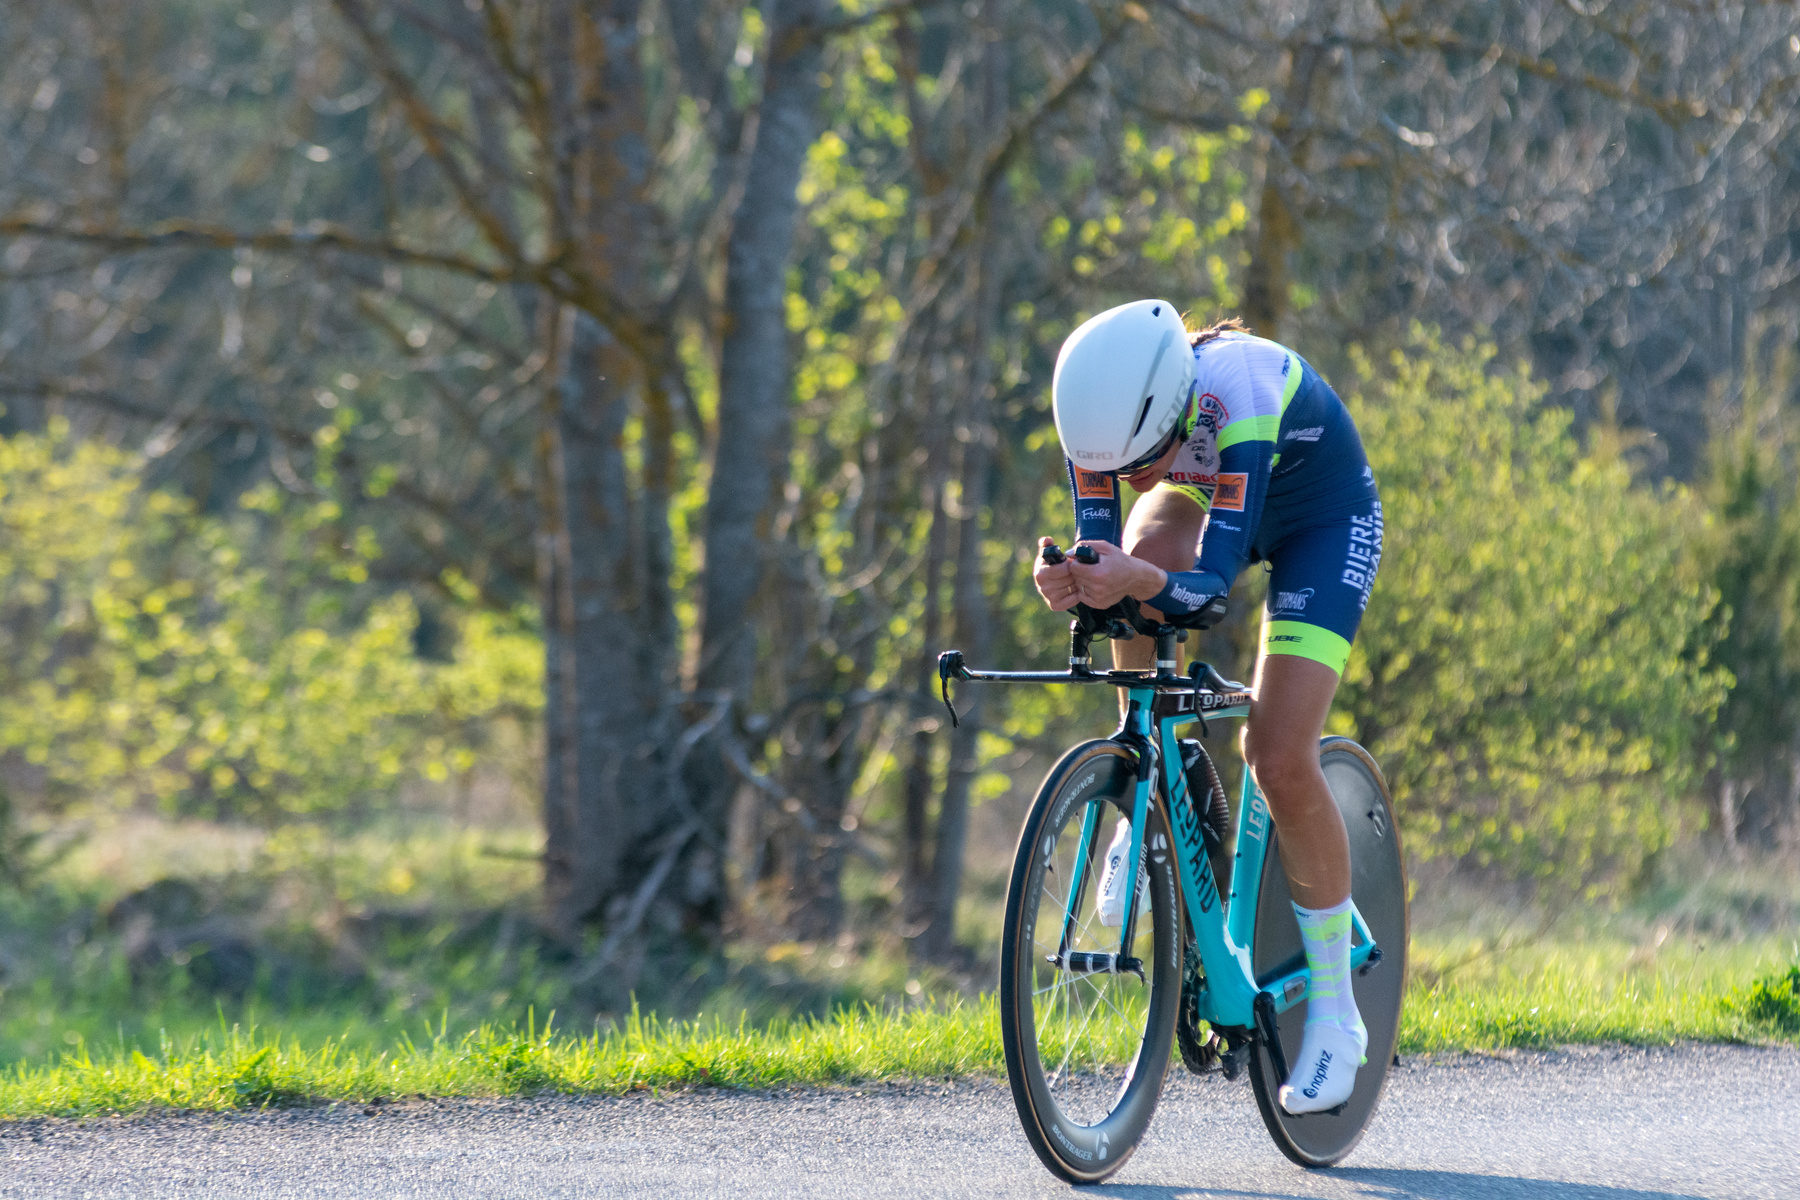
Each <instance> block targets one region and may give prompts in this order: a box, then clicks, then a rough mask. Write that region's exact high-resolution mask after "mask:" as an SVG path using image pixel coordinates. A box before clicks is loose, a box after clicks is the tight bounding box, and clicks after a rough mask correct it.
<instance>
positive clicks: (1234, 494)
mask: <svg viewBox="0 0 1800 1200" xmlns="http://www.w3.org/2000/svg"><path fill="white" fill-rule="evenodd" d="M1249 487H1250V476H1248V475H1246V474H1244V473H1243V472H1242V471H1221V472H1219V482H1218V483H1217V484H1215V485H1213V502H1212V506H1213V507H1214V508H1222V509H1227V510H1229V511H1231V512H1243V511H1244V492H1245V491H1246V490H1248V489H1249Z"/></svg>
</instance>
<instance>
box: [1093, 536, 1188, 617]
mask: <svg viewBox="0 0 1800 1200" xmlns="http://www.w3.org/2000/svg"><path fill="white" fill-rule="evenodd" d="M1078 544H1079V545H1082V546H1087V547H1090V548H1091V549H1092V550H1093V551H1094V553H1096V554H1098V555H1099V556H1100V561H1099V562H1097V563H1094V564H1093V565H1092V566H1086V565H1083V564H1082V563H1079V562H1076V561H1075V560H1074V558H1070V560H1069V572H1070V574H1071V575H1072V576H1073V578H1074V581H1075V587H1076V591H1077V598H1078V599H1079V600H1080V601H1081V602H1082V603H1083V604H1085V605H1087V606H1088V607H1089V608H1111V607H1112V606H1113V605H1115V604H1117V603H1118V602H1119V601H1121V600H1123V599H1124V598H1125V597H1127V596H1133V597H1136V598H1137V599H1139V600H1148V599H1150V598H1152V597H1153V596H1155V595H1156V593H1158V592H1160V591H1162V589H1163V583H1164V582H1165V581H1166V580H1167V578H1168V576H1167V575H1165V574H1164V572H1163V569H1162V568H1161V567H1158V566H1156V565H1155V564H1153V563H1147V562H1145V561H1144V560H1143V559H1141V558H1133V557H1132V556H1131V555H1129V554H1127V553H1125V551H1123V550H1121V549H1119V547H1117V546H1115V545H1113V544H1112V543H1111V542H1080V543H1078Z"/></svg>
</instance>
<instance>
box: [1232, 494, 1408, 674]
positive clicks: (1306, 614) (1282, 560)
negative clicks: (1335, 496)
mask: <svg viewBox="0 0 1800 1200" xmlns="http://www.w3.org/2000/svg"><path fill="white" fill-rule="evenodd" d="M1257 549H1258V552H1259V554H1260V556H1261V557H1262V558H1263V560H1264V561H1266V562H1267V563H1268V564H1269V597H1268V599H1267V600H1266V601H1265V602H1264V604H1263V653H1264V654H1296V655H1299V656H1300V657H1301V658H1310V659H1313V660H1314V661H1315V662H1322V663H1324V664H1325V665H1326V666H1328V667H1330V668H1331V669H1332V670H1334V671H1336V672H1337V673H1338V674H1340V675H1342V674H1343V673H1344V664H1345V663H1346V662H1348V661H1349V660H1350V643H1351V642H1353V641H1355V640H1356V628H1357V626H1358V625H1360V624H1361V623H1362V615H1363V609H1365V608H1367V607H1368V606H1369V589H1370V588H1372V587H1373V586H1374V585H1375V571H1376V569H1377V568H1378V567H1380V565H1381V501H1380V500H1379V499H1377V498H1375V497H1373V496H1371V497H1370V498H1369V499H1368V500H1366V501H1364V502H1362V503H1360V504H1356V505H1354V506H1351V507H1349V508H1347V509H1343V510H1340V511H1339V513H1338V514H1336V515H1333V516H1330V517H1325V518H1323V519H1321V520H1319V521H1318V523H1316V524H1308V525H1307V526H1306V527H1304V528H1301V529H1292V530H1285V531H1283V532H1282V533H1281V534H1280V535H1279V536H1278V538H1277V540H1275V541H1274V542H1273V543H1272V544H1271V545H1269V546H1268V547H1267V548H1266V549H1265V548H1263V547H1261V546H1259V547H1258V548H1257Z"/></svg>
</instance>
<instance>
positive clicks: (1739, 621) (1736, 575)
mask: <svg viewBox="0 0 1800 1200" xmlns="http://www.w3.org/2000/svg"><path fill="white" fill-rule="evenodd" d="M1775 366H1776V370H1775V372H1774V375H1775V378H1774V379H1773V380H1771V381H1768V382H1766V383H1765V381H1763V380H1760V379H1757V378H1754V377H1753V378H1752V379H1751V380H1750V381H1749V382H1748V385H1747V387H1746V389H1745V400H1744V404H1743V408H1742V412H1741V417H1740V419H1739V420H1738V421H1737V422H1736V423H1735V424H1734V425H1733V426H1730V427H1727V428H1725V429H1723V430H1721V431H1720V433H1719V434H1718V435H1717V436H1716V437H1715V438H1714V442H1713V447H1712V463H1711V471H1710V478H1709V480H1708V495H1707V500H1708V507H1709V509H1710V511H1711V513H1712V517H1713V521H1712V527H1711V530H1710V531H1709V536H1708V537H1707V538H1706V539H1705V541H1704V543H1703V545H1702V547H1701V552H1702V556H1703V560H1704V561H1705V563H1706V566H1707V569H1708V571H1709V573H1710V575H1711V578H1712V580H1713V584H1714V586H1715V587H1717V588H1718V590H1719V594H1720V605H1719V607H1718V610H1717V612H1716V613H1715V618H1714V628H1713V629H1712V630H1710V631H1709V632H1710V633H1712V635H1713V636H1714V637H1716V638H1717V641H1718V644H1717V647H1716V649H1715V651H1714V654H1715V656H1716V658H1717V659H1718V661H1719V662H1721V663H1722V664H1723V665H1724V666H1726V667H1728V668H1729V669H1730V671H1731V673H1732V677H1733V680H1734V682H1733V684H1732V688H1731V693H1730V695H1729V697H1728V698H1727V700H1726V702H1725V706H1724V708H1723V710H1722V711H1721V713H1720V719H1719V733H1718V736H1717V738H1716V741H1717V745H1718V750H1719V755H1720V765H1721V768H1722V769H1723V770H1724V771H1725V772H1727V773H1728V774H1731V775H1734V776H1737V777H1740V778H1745V777H1748V778H1750V779H1752V780H1754V779H1756V778H1757V777H1759V776H1762V777H1766V776H1767V775H1769V774H1770V773H1771V772H1778V777H1782V778H1780V782H1781V784H1783V785H1785V784H1786V782H1787V779H1786V778H1785V776H1787V775H1788V773H1789V772H1790V771H1791V770H1792V769H1793V764H1792V763H1791V762H1790V761H1787V760H1788V755H1789V753H1790V751H1791V749H1792V747H1793V746H1794V744H1795V737H1796V733H1797V732H1800V488H1797V487H1796V468H1797V466H1800V464H1797V463H1796V458H1797V457H1800V455H1797V452H1800V439H1797V438H1796V435H1795V432H1794V430H1793V429H1792V427H1791V426H1792V420H1791V417H1790V416H1789V414H1788V413H1787V412H1786V411H1785V410H1784V406H1783V404H1782V403H1781V397H1782V396H1783V395H1784V394H1785V393H1786V392H1787V391H1788V390H1789V387H1790V385H1791V382H1792V376H1793V374H1794V356H1793V354H1792V352H1791V351H1783V352H1781V353H1779V354H1778V355H1777V359H1776V363H1775Z"/></svg>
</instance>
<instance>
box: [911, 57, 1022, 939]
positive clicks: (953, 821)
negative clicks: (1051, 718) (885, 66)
mask: <svg viewBox="0 0 1800 1200" xmlns="http://www.w3.org/2000/svg"><path fill="white" fill-rule="evenodd" d="M982 58H983V64H982V72H981V80H982V97H981V106H982V109H983V111H984V117H985V119H984V122H983V123H984V124H985V125H987V126H988V127H990V128H997V127H999V126H1001V125H1002V124H1003V123H1004V122H1005V120H1006V114H1007V109H1008V106H1009V97H1008V83H1009V80H1008V69H1007V68H1008V61H1007V60H1008V55H1007V47H1006V43H1005V42H1004V41H1002V40H1001V39H1000V38H999V37H998V36H997V33H996V35H993V36H990V39H989V40H988V42H987V45H986V47H985V48H984V52H983V54H982ZM1001 186H1002V188H1003V185H1001ZM977 205H978V210H977V217H976V221H975V227H976V229H977V231H978V232H977V233H976V237H977V238H978V239H979V242H978V249H977V252H976V255H975V256H974V257H975V259H976V263H977V266H976V270H977V278H976V280H975V286H974V288H973V289H972V291H973V293H974V294H973V297H972V299H973V305H972V311H971V314H970V319H969V321H968V323H967V338H968V345H967V349H966V355H967V359H966V361H967V363H968V385H967V393H966V394H967V401H966V404H965V407H964V415H963V419H962V420H960V421H958V422H956V426H957V438H958V440H959V442H960V443H961V446H962V463H961V471H960V473H959V476H958V484H959V487H958V496H957V500H958V506H957V511H956V513H955V514H954V515H955V518H956V579H955V589H956V591H955V599H954V616H955V621H956V646H957V648H958V649H960V650H962V651H963V653H965V654H966V655H968V656H969V661H971V662H975V663H981V662H985V661H986V660H987V655H988V649H989V643H990V640H991V639H990V633H991V626H992V622H991V620H990V614H989V610H988V598H987V587H986V580H985V578H984V574H985V573H984V572H983V570H982V553H981V551H982V524H981V514H982V511H983V509H984V508H985V507H986V506H987V502H988V493H989V488H990V484H991V478H990V476H991V468H992V462H993V456H992V454H991V452H990V448H991V447H992V446H993V444H994V442H995V440H996V437H997V434H996V431H995V429H994V427H993V422H992V416H991V412H990V408H991V405H992V401H993V390H994V365H993V357H992V355H991V353H990V344H991V343H992V341H993V337H994V331H995V328H996V326H997V325H998V324H999V317H1000V305H1001V301H1002V288H1001V283H1002V276H1003V273H1004V271H1005V263H1004V259H1003V250H1002V239H1001V237H1000V236H999V233H998V229H999V228H1000V227H1001V226H1003V225H1004V224H1005V194H1004V191H1003V190H999V189H997V194H996V195H995V196H993V197H991V198H990V197H985V196H984V197H978V198H977ZM935 649H936V647H927V650H928V651H930V650H935ZM970 690H971V691H979V690H980V689H970ZM982 718H983V707H982V697H981V696H979V695H977V696H976V697H975V702H974V703H973V704H972V705H971V706H970V708H969V711H968V713H967V714H966V715H965V716H964V717H963V718H962V721H961V723H960V724H959V725H958V726H957V727H956V728H955V729H954V730H953V731H952V732H951V734H950V762H949V767H948V770H946V772H945V777H944V798H943V801H942V803H941V804H940V805H939V807H938V819H937V830H936V836H935V838H934V839H933V842H934V844H933V847H932V854H931V880H930V885H929V889H928V896H929V903H928V913H927V915H928V916H929V919H930V922H931V923H930V924H929V925H928V926H927V927H926V929H925V932H924V933H922V934H920V935H919V939H918V941H917V943H916V944H915V947H916V950H917V952H918V954H919V955H920V957H922V958H929V959H937V960H942V959H945V958H948V957H949V956H950V954H951V953H952V951H954V949H955V948H956V906H957V901H958V900H959V899H960V898H961V895H962V881H963V860H964V857H965V852H966V850H967V846H968V840H969V793H970V791H971V790H972V788H973V786H974V783H975V773H976V771H977V770H978V769H979V768H980V765H981V764H980V758H979V750H980V742H981V730H982V727H983V719H982Z"/></svg>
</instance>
